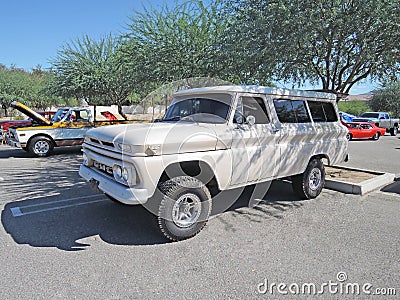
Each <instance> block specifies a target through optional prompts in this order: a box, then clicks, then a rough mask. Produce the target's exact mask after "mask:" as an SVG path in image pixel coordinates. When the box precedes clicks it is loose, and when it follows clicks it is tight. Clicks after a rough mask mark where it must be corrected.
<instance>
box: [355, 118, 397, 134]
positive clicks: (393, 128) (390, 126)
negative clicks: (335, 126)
mask: <svg viewBox="0 0 400 300" xmlns="http://www.w3.org/2000/svg"><path fill="white" fill-rule="evenodd" d="M352 122H369V123H374V124H375V125H376V126H378V127H381V128H386V132H388V133H390V135H393V136H395V135H397V133H398V132H399V124H400V120H399V119H394V118H391V117H390V115H389V113H387V112H365V113H363V114H362V115H361V116H360V117H355V118H353V120H352Z"/></svg>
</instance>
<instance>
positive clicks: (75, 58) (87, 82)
mask: <svg viewBox="0 0 400 300" xmlns="http://www.w3.org/2000/svg"><path fill="white" fill-rule="evenodd" d="M125 60H126V56H125V55H123V54H122V52H121V51H120V40H119V38H115V37H113V36H111V35H107V36H104V37H102V38H100V39H99V40H93V39H91V38H89V36H84V37H83V38H78V39H76V40H75V41H73V42H71V43H67V44H66V45H64V46H63V48H62V49H61V50H59V51H58V53H57V57H56V59H55V60H54V61H53V62H52V68H53V71H54V73H55V77H54V80H53V81H52V82H51V84H50V85H49V90H50V91H52V92H53V93H55V94H57V95H60V96H63V97H71V98H76V99H81V100H82V99H84V100H86V101H87V102H88V103H89V104H91V105H110V104H117V105H118V106H119V108H120V112H121V111H122V109H121V107H122V105H123V104H124V103H126V102H127V101H128V97H129V95H130V94H131V93H132V91H133V89H134V87H135V84H136V81H135V77H134V76H133V74H132V73H131V71H132V69H131V68H129V69H128V68H127V64H126V61H125Z"/></svg>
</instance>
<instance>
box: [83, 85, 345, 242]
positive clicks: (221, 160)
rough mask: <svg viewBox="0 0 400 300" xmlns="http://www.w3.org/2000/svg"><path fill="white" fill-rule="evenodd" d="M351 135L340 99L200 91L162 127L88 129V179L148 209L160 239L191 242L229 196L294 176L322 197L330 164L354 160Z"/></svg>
mask: <svg viewBox="0 0 400 300" xmlns="http://www.w3.org/2000/svg"><path fill="white" fill-rule="evenodd" d="M346 134H347V129H346V127H345V126H343V125H342V124H341V122H340V119H339V115H338V109H337V103H336V96H335V95H334V94H329V93H322V92H310V91H300V90H287V89H278V88H268V87H261V86H222V87H209V88H199V89H192V90H186V91H180V92H178V93H176V94H175V95H174V99H173V101H172V104H171V105H170V107H169V108H168V110H167V112H166V115H165V116H164V118H163V119H161V120H158V122H156V123H147V124H146V123H144V124H130V125H116V126H105V127H101V128H95V129H91V130H89V131H88V132H87V133H86V135H85V142H84V144H83V151H84V154H83V164H82V165H81V167H80V172H79V174H80V175H81V176H82V177H83V178H84V179H85V180H87V181H88V182H90V184H91V186H92V187H93V188H94V189H99V190H101V191H102V192H104V193H105V194H106V195H107V196H108V197H109V198H111V199H113V200H115V201H118V202H122V203H125V204H131V205H135V204H145V203H146V205H149V206H150V207H151V209H154V210H152V212H153V213H154V214H155V215H156V218H157V219H158V225H159V227H160V231H161V232H162V233H163V234H164V235H165V236H166V237H167V238H169V239H171V240H182V239H186V238H190V237H192V236H194V235H196V234H197V233H198V232H199V231H200V230H201V229H202V228H203V227H204V225H205V223H206V222H207V220H208V218H209V216H210V212H211V207H212V201H213V199H215V198H214V197H217V196H218V194H219V192H220V191H223V190H234V189H236V188H239V187H244V186H246V185H249V184H256V183H262V182H264V183H265V182H270V181H272V180H274V179H277V178H286V177H289V176H290V177H291V179H292V186H293V190H294V191H295V192H296V193H297V194H298V195H299V196H300V197H301V198H303V199H310V198H315V197H317V196H318V195H319V194H320V193H321V191H322V188H323V186H324V181H325V169H324V164H323V161H324V162H326V164H328V165H332V164H337V163H340V162H343V161H347V158H348V155H347V154H348V152H347V148H348V141H347V140H346ZM156 191H159V192H160V193H158V192H157V193H156ZM265 192H267V191H265ZM149 209H150V208H149ZM137 230H140V229H137Z"/></svg>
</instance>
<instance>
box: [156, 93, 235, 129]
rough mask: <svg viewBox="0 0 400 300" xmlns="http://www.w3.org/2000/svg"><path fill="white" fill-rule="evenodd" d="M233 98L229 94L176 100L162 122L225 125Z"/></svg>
mask: <svg viewBox="0 0 400 300" xmlns="http://www.w3.org/2000/svg"><path fill="white" fill-rule="evenodd" d="M231 99H232V96H231V95H229V94H217V95H204V96H198V97H191V98H187V96H186V98H185V99H174V100H175V101H174V102H173V104H172V105H171V106H170V107H169V108H168V110H167V112H166V114H165V117H164V118H163V119H162V121H189V122H190V121H191V122H200V123H225V122H226V120H227V118H228V113H229V108H230V106H231Z"/></svg>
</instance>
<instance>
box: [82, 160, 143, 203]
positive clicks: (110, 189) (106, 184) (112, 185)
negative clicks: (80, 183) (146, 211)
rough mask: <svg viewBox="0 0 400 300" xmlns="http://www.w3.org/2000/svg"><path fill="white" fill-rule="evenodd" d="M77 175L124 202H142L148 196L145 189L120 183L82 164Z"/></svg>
mask: <svg viewBox="0 0 400 300" xmlns="http://www.w3.org/2000/svg"><path fill="white" fill-rule="evenodd" d="M79 175H80V176H81V177H83V178H84V179H85V180H86V181H88V182H90V183H91V185H92V187H94V188H95V189H99V190H101V191H102V192H104V193H105V194H107V195H109V196H111V197H113V198H114V199H116V200H118V201H119V202H121V203H124V204H129V205H137V204H144V203H146V202H147V200H148V198H149V195H148V191H147V190H146V189H137V188H130V187H128V186H125V185H122V184H120V183H118V182H116V181H115V180H112V179H109V178H108V177H106V176H105V175H102V174H100V173H98V172H96V171H94V170H92V169H91V168H88V167H86V166H84V165H81V166H80V168H79Z"/></svg>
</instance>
